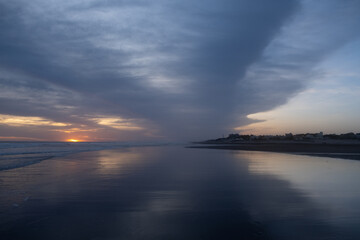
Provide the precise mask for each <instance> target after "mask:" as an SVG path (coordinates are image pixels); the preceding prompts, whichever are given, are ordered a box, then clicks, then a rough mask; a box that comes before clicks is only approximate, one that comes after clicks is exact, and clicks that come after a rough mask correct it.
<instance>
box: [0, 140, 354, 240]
mask: <svg viewBox="0 0 360 240" xmlns="http://www.w3.org/2000/svg"><path fill="white" fill-rule="evenodd" d="M359 172H360V162H358V161H352V160H341V159H334V158H327V157H324V158H317V157H312V156H301V155H292V154H285V153H272V152H257V151H238V150H237V151H234V150H221V151H220V150H214V149H193V148H184V146H157V147H155V146H152V147H150V146H148V147H123V148H117V149H106V150H101V151H89V152H79V153H74V154H70V155H67V156H59V157H53V158H50V159H47V160H43V161H41V162H37V163H34V164H31V165H27V166H22V167H18V168H13V169H8V170H3V171H0V190H1V191H0V236H1V239H284V240H285V239H286V240H288V239H295V240H296V239H357V238H359V237H360V231H359V230H358V226H359V224H360V219H359V216H360V204H359V202H360V192H359V191H358V186H357V183H358V182H359V181H360V174H359Z"/></svg>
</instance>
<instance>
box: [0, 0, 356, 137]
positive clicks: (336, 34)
mask: <svg viewBox="0 0 360 240" xmlns="http://www.w3.org/2000/svg"><path fill="white" fill-rule="evenodd" d="M0 29H1V38H0V53H1V54H0V73H1V75H0V132H1V134H0V135H1V136H2V137H14V139H15V138H16V137H27V138H29V139H30V138H36V139H49V140H62V139H63V138H64V137H67V136H71V135H77V136H78V137H80V138H82V139H84V140H96V141H102V140H103V141H105V140H141V139H145V138H146V139H148V138H151V139H153V138H154V139H163V138H165V139H187V140H193V139H206V138H208V137H216V136H220V135H221V134H223V133H229V132H231V130H232V129H233V128H234V127H238V126H241V125H244V124H247V123H249V120H248V119H247V118H246V116H247V115H248V114H251V113H256V112H260V111H266V110H270V109H272V108H274V107H276V106H279V105H281V104H284V103H285V102H286V101H287V100H288V99H289V98H291V97H293V96H294V95H296V93H298V92H299V91H302V90H303V89H304V88H306V85H307V83H308V82H309V81H311V80H312V79H314V77H316V72H315V70H314V69H315V68H316V66H317V64H319V63H320V62H321V61H322V60H323V59H324V58H326V56H327V55H329V54H330V53H332V52H333V51H335V50H336V49H338V48H340V47H341V46H343V45H344V44H347V43H348V42H351V41H353V40H355V39H357V38H358V37H359V30H358V29H360V1H351V0H346V1H340V0H338V1H336V0H329V1H295V0H277V1H268V0H242V1H239V0H229V1H220V0H219V1H215V0H208V1H189V0H181V1H180V0H179V1H166V0H157V1H141V0H139V1H135V0H131V1H130V0H129V1H127V0H123V1H115V0H108V1H103V0H93V1H82V0H77V1H74V0H71V1H69V0H61V1H60V0H59V1H57V0H52V1H49V0H32V1H27V0H24V1H22V0H12V1H1V2H0ZM13 116H18V117H20V118H19V119H20V120H12V119H14V118H13ZM21 117H24V118H21ZM29 117H32V118H29ZM14 122H15V123H14Z"/></svg>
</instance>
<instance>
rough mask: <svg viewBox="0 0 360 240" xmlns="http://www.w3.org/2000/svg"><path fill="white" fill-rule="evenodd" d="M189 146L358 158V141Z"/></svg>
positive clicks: (359, 149)
mask: <svg viewBox="0 0 360 240" xmlns="http://www.w3.org/2000/svg"><path fill="white" fill-rule="evenodd" d="M189 147H190V148H209V149H228V150H246V151H265V152H281V153H293V154H304V155H312V156H319V157H333V158H343V159H353V160H360V142H359V141H347V142H346V141H340V142H331V143H325V142H294V141H287V142H286V141H282V142H276V141H268V142H250V141H246V142H243V143H234V144H229V143H222V144H219V143H216V142H215V143H211V144H209V143H207V142H203V143H198V144H194V145H191V146H189Z"/></svg>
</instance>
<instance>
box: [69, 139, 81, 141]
mask: <svg viewBox="0 0 360 240" xmlns="http://www.w3.org/2000/svg"><path fill="white" fill-rule="evenodd" d="M66 141H67V142H80V140H78V139H68V140H66Z"/></svg>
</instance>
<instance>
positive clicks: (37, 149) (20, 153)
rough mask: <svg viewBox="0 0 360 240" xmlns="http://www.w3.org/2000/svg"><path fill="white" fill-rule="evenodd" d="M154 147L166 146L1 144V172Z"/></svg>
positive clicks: (43, 143)
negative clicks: (65, 158) (86, 154)
mask: <svg viewBox="0 0 360 240" xmlns="http://www.w3.org/2000/svg"><path fill="white" fill-rule="evenodd" d="M153 145H165V144H164V143H160V144H159V143H157V144H153V143H124V142H77V143H71V142H0V171H1V170H6V169H12V168H18V167H24V166H27V165H31V164H35V163H38V162H40V161H43V160H46V159H50V158H53V157H60V156H66V155H68V154H73V153H77V152H86V151H98V150H104V149H113V148H122V147H130V146H133V147H134V146H153Z"/></svg>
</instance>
